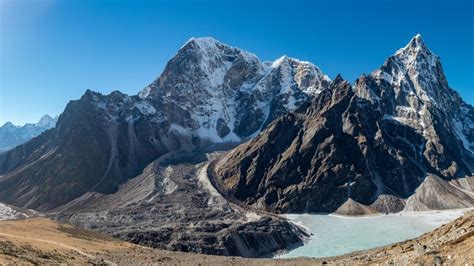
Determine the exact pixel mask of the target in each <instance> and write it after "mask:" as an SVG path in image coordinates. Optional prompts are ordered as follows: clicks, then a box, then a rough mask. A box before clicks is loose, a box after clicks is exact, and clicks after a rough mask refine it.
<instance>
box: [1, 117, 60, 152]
mask: <svg viewBox="0 0 474 266" xmlns="http://www.w3.org/2000/svg"><path fill="white" fill-rule="evenodd" d="M57 120H58V118H57V117H56V118H52V117H51V116H49V115H44V116H43V117H41V119H40V120H39V121H38V123H35V124H30V123H28V124H25V125H23V126H15V125H13V124H12V123H11V122H7V123H5V124H4V125H3V126H1V127H0V152H1V151H6V150H9V149H11V148H13V147H15V146H18V145H20V144H22V143H25V142H27V141H28V140H30V139H32V138H34V137H36V136H38V135H39V134H41V133H42V132H44V131H45V130H48V129H50V128H52V127H54V126H55V125H56V122H57Z"/></svg>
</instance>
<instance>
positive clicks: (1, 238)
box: [0, 212, 474, 265]
mask: <svg viewBox="0 0 474 266" xmlns="http://www.w3.org/2000/svg"><path fill="white" fill-rule="evenodd" d="M473 249H474V213H473V212H470V213H467V214H465V215H464V216H463V217H461V218H459V219H457V220H455V221H453V222H451V223H448V224H446V225H443V226H441V227H440V228H438V229H436V230H434V231H433V232H430V233H426V234H424V235H422V236H421V237H418V238H415V239H412V240H407V241H404V242H400V243H396V244H392V245H388V246H385V247H381V248H376V249H371V250H367V251H360V252H355V253H351V254H348V255H343V256H338V257H330V258H320V259H310V258H296V259H244V258H237V257H223V256H209V255H199V254H191V253H182V252H171V251H163V250H156V249H151V248H146V247H143V246H138V245H134V244H131V243H128V242H124V241H121V240H117V239H115V238H111V237H109V236H104V235H101V234H98V233H96V232H93V231H88V230H82V229H78V228H75V227H71V226H69V225H65V224H61V223H57V222H53V221H51V220H47V219H44V218H34V219H28V220H19V221H4V222H0V264H20V263H21V264H24V265H29V264H51V263H52V264H58V263H67V264H86V263H88V264H117V265H130V264H157V265H162V264H166V265H175V264H179V265H199V264H201V265H235V264H242V265H323V264H329V265H354V264H363V265H416V264H420V265H442V264H448V265H466V264H469V263H470V262H472V261H473V260H474V252H472V250H473Z"/></svg>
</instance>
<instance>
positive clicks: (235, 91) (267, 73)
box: [139, 38, 330, 143]
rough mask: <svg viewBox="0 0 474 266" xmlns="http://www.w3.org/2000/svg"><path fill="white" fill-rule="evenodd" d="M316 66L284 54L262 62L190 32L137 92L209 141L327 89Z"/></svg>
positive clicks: (243, 133)
mask: <svg viewBox="0 0 474 266" xmlns="http://www.w3.org/2000/svg"><path fill="white" fill-rule="evenodd" d="M329 82H330V80H329V78H328V77H327V76H326V75H324V74H323V73H322V72H321V71H320V70H319V69H318V68H317V67H316V66H314V65H313V64H311V63H309V62H302V61H298V60H296V59H291V58H288V57H286V56H284V57H282V58H280V59H278V60H276V61H275V62H273V63H271V62H270V63H262V62H260V60H259V59H258V58H257V57H256V56H255V55H253V54H251V53H248V52H245V51H242V50H240V49H238V48H234V47H231V46H228V45H225V44H223V43H220V42H218V41H216V40H214V39H212V38H197V39H195V38H193V39H191V40H189V41H188V42H187V43H186V44H185V45H184V46H183V47H182V48H181V49H180V50H179V51H178V53H177V54H176V55H175V56H174V57H173V58H172V59H171V60H170V61H169V62H168V64H167V65H166V68H165V70H164V72H163V74H162V75H161V76H160V77H159V78H158V79H157V80H155V81H154V82H153V83H152V84H150V85H149V86H148V87H147V88H145V89H144V90H143V91H141V92H140V94H139V95H140V97H141V98H143V99H147V100H149V101H150V102H151V103H152V104H153V105H154V106H156V107H159V108H160V109H161V110H162V111H163V112H164V114H165V116H166V118H167V119H168V121H169V122H170V123H171V124H173V125H175V126H176V127H178V128H180V129H181V130H182V131H183V132H185V133H187V134H191V135H195V136H197V137H199V138H200V139H202V140H207V141H210V142H214V143H216V142H240V141H241V140H242V139H246V138H248V137H250V136H252V135H254V134H256V133H258V132H259V131H260V130H261V129H262V127H264V126H265V125H266V124H268V123H269V122H271V121H272V120H273V119H275V118H276V117H278V116H279V115H281V114H282V113H284V112H286V111H292V110H294V109H296V108H297V107H298V106H300V105H301V104H302V103H303V102H305V101H307V100H308V99H309V98H311V97H313V96H315V95H317V94H318V93H319V92H321V91H323V90H325V89H327V87H328V84H329Z"/></svg>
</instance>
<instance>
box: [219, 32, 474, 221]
mask: <svg viewBox="0 0 474 266" xmlns="http://www.w3.org/2000/svg"><path fill="white" fill-rule="evenodd" d="M473 112H474V109H473V107H472V106H470V105H468V104H466V103H464V102H463V101H462V99H461V98H460V97H459V95H458V94H457V93H456V92H454V91H453V90H452V89H450V88H449V86H448V83H447V81H446V78H445V76H444V74H443V71H442V67H441V63H440V61H439V58H438V57H437V56H436V55H434V54H433V53H432V52H431V51H430V50H429V49H428V48H427V47H426V45H425V44H424V42H423V40H422V39H421V36H419V35H417V36H415V37H414V38H413V39H412V40H411V41H410V43H409V44H408V45H407V46H406V47H405V48H403V49H400V50H399V51H397V53H396V54H395V55H393V56H391V57H389V58H388V59H387V61H386V62H385V63H384V65H383V66H382V67H381V68H380V69H378V70H376V71H374V72H373V73H372V74H370V75H367V76H362V77H361V78H360V79H358V80H357V82H356V84H355V87H354V89H352V88H351V86H350V85H349V84H348V83H347V82H345V81H343V80H342V78H340V77H338V78H337V79H336V80H335V81H334V82H333V83H332V85H331V87H330V88H329V89H328V90H326V91H325V92H324V93H322V94H321V95H320V97H317V98H316V99H315V100H314V101H313V102H312V104H310V105H308V106H302V107H300V108H299V109H297V110H296V112H294V113H292V114H287V115H284V116H282V117H281V118H279V119H277V120H276V121H275V122H273V123H272V124H270V125H269V126H268V127H267V128H266V129H265V130H264V131H263V132H262V133H261V134H260V135H259V136H257V137H256V138H255V139H253V140H251V141H249V142H247V143H245V144H243V145H241V146H240V147H238V148H236V149H235V150H233V151H231V152H229V153H228V154H227V155H226V156H225V157H223V158H222V159H220V160H218V161H217V162H215V163H214V167H213V173H212V174H213V176H214V178H215V183H216V185H217V186H218V187H219V188H220V189H221V191H222V192H223V193H225V194H226V195H228V196H229V197H232V198H233V199H234V200H236V201H240V202H245V203H247V204H251V205H256V206H258V207H262V208H265V209H267V210H271V211H275V212H333V211H336V210H337V209H338V208H339V207H340V206H342V205H343V204H345V203H347V204H348V203H351V202H353V201H352V200H354V201H355V202H356V203H361V204H364V205H371V204H374V206H375V207H377V206H378V207H381V206H383V205H385V206H388V205H393V206H397V209H399V206H400V203H397V202H394V201H393V200H390V203H387V202H385V201H386V200H387V199H391V198H393V199H394V200H395V201H398V199H399V198H401V199H406V198H408V197H409V196H410V195H412V194H413V193H414V192H415V189H416V188H417V187H418V186H419V185H420V184H421V183H422V182H423V180H424V178H425V177H426V176H427V174H428V173H432V174H435V175H438V176H440V177H442V178H444V179H447V180H448V179H453V178H459V177H465V176H471V175H472V173H473V170H474V157H473V156H474V154H473V152H472V145H473V143H474V142H473V141H474V139H473V138H472V134H473V130H472V129H473V120H472V118H473V117H472V113H473ZM386 195H391V196H394V197H387V196H386ZM382 201H384V202H385V203H384V204H382V205H381V204H380V203H381V202H382ZM402 206H403V204H402ZM358 209H360V208H358Z"/></svg>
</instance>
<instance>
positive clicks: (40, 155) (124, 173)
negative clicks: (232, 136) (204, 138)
mask: <svg viewBox="0 0 474 266" xmlns="http://www.w3.org/2000/svg"><path fill="white" fill-rule="evenodd" d="M190 146H192V143H191V140H189V139H186V138H184V137H182V136H180V137H179V138H178V137H177V134H176V133H175V132H174V131H173V130H171V129H170V125H169V124H167V123H166V121H163V119H162V118H161V115H160V113H159V112H158V111H156V110H155V109H154V108H153V107H152V106H151V105H150V104H148V103H147V102H146V101H143V100H139V99H138V97H130V96H127V95H124V94H121V93H119V92H113V93H111V94H110V95H107V96H104V95H101V94H98V93H94V92H91V91H87V92H86V93H85V94H84V96H83V97H82V98H81V99H80V100H77V101H71V102H70V103H69V104H68V105H67V107H66V109H65V111H64V112H63V114H61V116H60V117H59V120H58V123H57V126H56V127H55V128H53V129H51V130H49V131H47V132H45V133H44V134H42V135H40V136H39V137H37V138H34V139H33V140H31V141H29V142H27V143H26V144H24V145H21V146H18V147H16V148H15V149H13V150H11V151H9V152H7V153H4V154H2V155H1V156H0V174H1V175H0V198H1V199H2V200H3V201H4V202H7V203H11V204H14V205H16V206H22V207H28V208H34V209H40V210H47V209H50V208H54V207H56V206H59V205H62V204H65V203H66V202H68V201H70V200H72V199H74V198H77V197H79V196H81V195H82V194H84V193H86V192H89V191H90V192H92V191H96V192H102V193H111V192H114V191H115V190H116V189H117V188H118V185H120V184H121V183H123V182H124V181H126V180H127V179H128V178H130V177H132V176H135V175H136V174H138V173H139V172H140V171H141V170H142V169H143V167H144V166H145V165H146V164H147V163H149V162H150V161H152V160H154V159H155V158H157V157H158V156H160V155H162V154H164V153H166V152H168V151H171V150H177V149H182V148H188V147H190Z"/></svg>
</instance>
